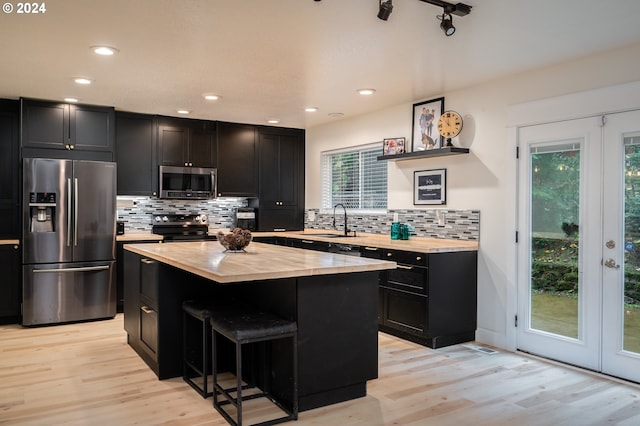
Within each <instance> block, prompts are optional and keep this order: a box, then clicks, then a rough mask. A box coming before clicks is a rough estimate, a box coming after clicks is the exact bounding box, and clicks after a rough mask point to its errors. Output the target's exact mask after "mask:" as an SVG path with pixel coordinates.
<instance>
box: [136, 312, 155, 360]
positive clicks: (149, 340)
mask: <svg viewBox="0 0 640 426" xmlns="http://www.w3.org/2000/svg"><path fill="white" fill-rule="evenodd" d="M140 341H141V342H142V343H143V344H144V345H143V346H144V349H145V350H146V351H148V352H149V353H150V355H152V356H153V357H154V359H155V358H156V353H157V352H158V312H156V311H155V310H154V309H152V308H150V307H149V306H147V305H142V306H140Z"/></svg>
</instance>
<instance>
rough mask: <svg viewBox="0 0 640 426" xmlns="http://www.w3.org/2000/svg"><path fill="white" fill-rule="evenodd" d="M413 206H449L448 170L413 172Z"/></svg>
mask: <svg viewBox="0 0 640 426" xmlns="http://www.w3.org/2000/svg"><path fill="white" fill-rule="evenodd" d="M413 204H414V205H434V204H435V205H443V204H447V169H434V170H419V171H414V172H413Z"/></svg>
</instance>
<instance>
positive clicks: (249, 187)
mask: <svg viewBox="0 0 640 426" xmlns="http://www.w3.org/2000/svg"><path fill="white" fill-rule="evenodd" d="M256 157H257V138H256V128H255V126H252V125H249V124H237V123H224V122H219V123H218V196H221V197H256V196H257V195H258V180H257V179H258V178H257V176H258V174H257V171H258V164H257V160H256Z"/></svg>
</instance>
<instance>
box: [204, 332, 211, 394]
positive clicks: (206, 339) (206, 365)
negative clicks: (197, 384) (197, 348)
mask: <svg viewBox="0 0 640 426" xmlns="http://www.w3.org/2000/svg"><path fill="white" fill-rule="evenodd" d="M207 331H208V330H207V321H206V320H205V321H202V380H203V381H202V389H203V390H204V397H205V398H206V397H207V396H208V394H209V392H208V385H209V380H208V372H209V363H208V362H207V361H208V360H209V358H210V357H209V356H208V351H207V348H208V347H209V339H210V336H209V333H208V332H207Z"/></svg>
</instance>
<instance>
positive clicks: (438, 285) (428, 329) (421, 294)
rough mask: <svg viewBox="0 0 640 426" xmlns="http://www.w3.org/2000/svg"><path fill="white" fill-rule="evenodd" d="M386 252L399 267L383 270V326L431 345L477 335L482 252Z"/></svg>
mask: <svg viewBox="0 0 640 426" xmlns="http://www.w3.org/2000/svg"><path fill="white" fill-rule="evenodd" d="M382 257H383V259H388V260H394V261H396V262H398V268H397V269H395V270H389V271H385V272H382V273H381V274H380V301H379V302H380V316H379V327H380V330H382V331H385V332H388V333H390V334H393V335H396V336H399V337H403V338H406V339H408V340H412V341H415V342H417V343H421V344H423V345H427V346H429V347H432V348H438V347H442V346H447V345H452V344H456V343H462V342H465V341H469V340H473V339H474V338H475V330H476V316H477V307H476V303H477V302H476V301H477V282H476V281H477V252H446V253H430V254H424V253H414V252H404V251H398V250H384V253H383V256H382Z"/></svg>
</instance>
